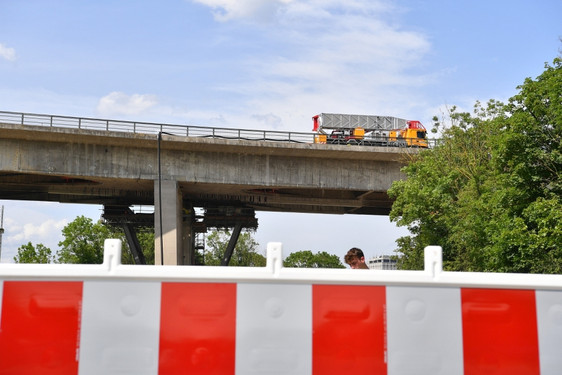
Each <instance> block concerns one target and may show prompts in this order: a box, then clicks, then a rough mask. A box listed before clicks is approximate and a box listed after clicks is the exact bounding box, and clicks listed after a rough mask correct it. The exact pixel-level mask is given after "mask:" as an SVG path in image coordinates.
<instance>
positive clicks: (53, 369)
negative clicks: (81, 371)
mask: <svg viewBox="0 0 562 375" xmlns="http://www.w3.org/2000/svg"><path fill="white" fill-rule="evenodd" d="M81 304H82V282H54V281H43V282H37V281H5V282H4V293H3V298H2V315H1V317H2V322H1V325H0V374H47V375H48V374H57V375H60V374H64V375H66V374H77V373H78V358H77V357H78V352H77V351H78V347H79V343H80V330H79V326H80V316H81V312H80V308H81Z"/></svg>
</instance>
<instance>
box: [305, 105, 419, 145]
mask: <svg viewBox="0 0 562 375" xmlns="http://www.w3.org/2000/svg"><path fill="white" fill-rule="evenodd" d="M312 120H313V129H312V130H313V131H314V132H316V133H317V134H316V135H315V137H314V143H326V144H355V145H365V146H397V147H423V148H427V147H428V141H427V131H426V129H425V127H424V126H423V125H422V123H421V122H419V121H408V120H404V119H401V118H397V117H391V116H372V115H348V114H335V113H321V114H319V115H316V116H313V117H312Z"/></svg>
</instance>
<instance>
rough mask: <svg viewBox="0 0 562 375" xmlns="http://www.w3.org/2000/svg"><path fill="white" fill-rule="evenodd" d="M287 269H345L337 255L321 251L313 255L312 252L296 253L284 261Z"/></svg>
mask: <svg viewBox="0 0 562 375" xmlns="http://www.w3.org/2000/svg"><path fill="white" fill-rule="evenodd" d="M283 266H285V267H296V268H345V266H344V265H343V264H342V263H341V261H340V259H339V258H338V256H337V255H333V254H329V253H327V252H325V251H320V252H318V253H316V254H313V253H312V251H310V250H302V251H296V252H294V253H291V254H289V256H288V257H287V258H285V260H284V261H283Z"/></svg>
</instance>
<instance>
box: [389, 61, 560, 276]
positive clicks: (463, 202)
mask: <svg viewBox="0 0 562 375" xmlns="http://www.w3.org/2000/svg"><path fill="white" fill-rule="evenodd" d="M561 92H562V60H561V59H556V60H554V63H553V65H548V64H546V65H545V71H544V72H543V73H542V74H541V75H540V76H539V77H537V78H536V79H530V78H527V79H526V80H525V82H524V83H523V84H522V85H521V86H519V87H518V93H517V95H515V96H514V97H512V98H511V99H510V100H509V102H508V103H507V104H503V103H500V102H497V101H494V100H491V101H489V102H488V103H487V105H486V106H482V105H481V104H480V103H476V105H475V109H474V112H473V113H472V114H469V113H457V112H456V110H455V108H452V109H451V112H450V114H449V117H448V120H449V121H450V125H449V126H448V127H447V129H445V130H443V136H442V138H443V141H442V143H441V144H440V145H439V146H438V147H435V148H433V149H431V150H426V151H423V152H420V153H419V154H418V155H417V156H415V157H414V159H413V160H412V162H411V163H410V164H409V165H408V166H406V167H405V168H404V172H405V173H406V175H407V176H408V178H407V179H406V180H403V181H397V182H395V183H394V184H393V186H392V188H391V189H390V191H389V194H390V195H391V197H393V198H395V203H394V205H393V207H392V211H391V214H390V217H391V220H393V221H396V222H397V223H398V224H399V225H405V226H408V228H409V230H410V233H411V236H409V237H403V238H401V239H399V241H398V246H399V248H398V253H400V254H401V255H402V256H401V257H400V266H401V268H409V269H421V268H422V267H423V248H424V247H425V246H428V245H440V246H442V247H443V260H444V266H445V267H446V268H447V269H450V270H460V271H500V272H533V273H561V272H562V228H561V225H560V223H561V222H562V220H561V219H562V214H561V212H562V199H561V197H562V178H561V177H562V176H561V171H562V148H561V143H560V140H561V138H562V96H561V94H560V93H561ZM438 125H439V124H438Z"/></svg>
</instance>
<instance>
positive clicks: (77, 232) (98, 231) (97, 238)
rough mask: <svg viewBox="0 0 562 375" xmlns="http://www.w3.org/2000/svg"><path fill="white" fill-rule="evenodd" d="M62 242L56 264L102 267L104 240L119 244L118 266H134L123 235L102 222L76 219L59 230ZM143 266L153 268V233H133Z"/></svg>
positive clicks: (83, 217) (82, 218)
mask: <svg viewBox="0 0 562 375" xmlns="http://www.w3.org/2000/svg"><path fill="white" fill-rule="evenodd" d="M62 234H63V237H64V240H62V241H61V242H59V246H61V249H60V250H59V251H58V252H57V257H56V259H55V261H56V262H57V263H81V264H101V263H103V249H104V242H105V240H106V239H108V238H117V239H119V240H121V243H122V252H121V263H123V264H134V259H133V256H132V254H131V251H130V249H129V246H128V244H127V241H126V239H125V235H124V233H123V231H122V230H121V229H120V228H118V227H114V226H108V225H106V224H105V223H103V222H102V221H98V222H95V223H94V222H93V220H92V219H90V218H87V217H85V216H79V217H77V218H76V219H74V221H72V222H71V223H69V224H68V225H67V226H65V227H64V228H63V230H62ZM137 238H138V240H139V244H140V246H141V248H142V250H143V254H144V256H145V258H146V263H147V264H154V232H153V231H151V230H143V231H139V232H138V233H137Z"/></svg>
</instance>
